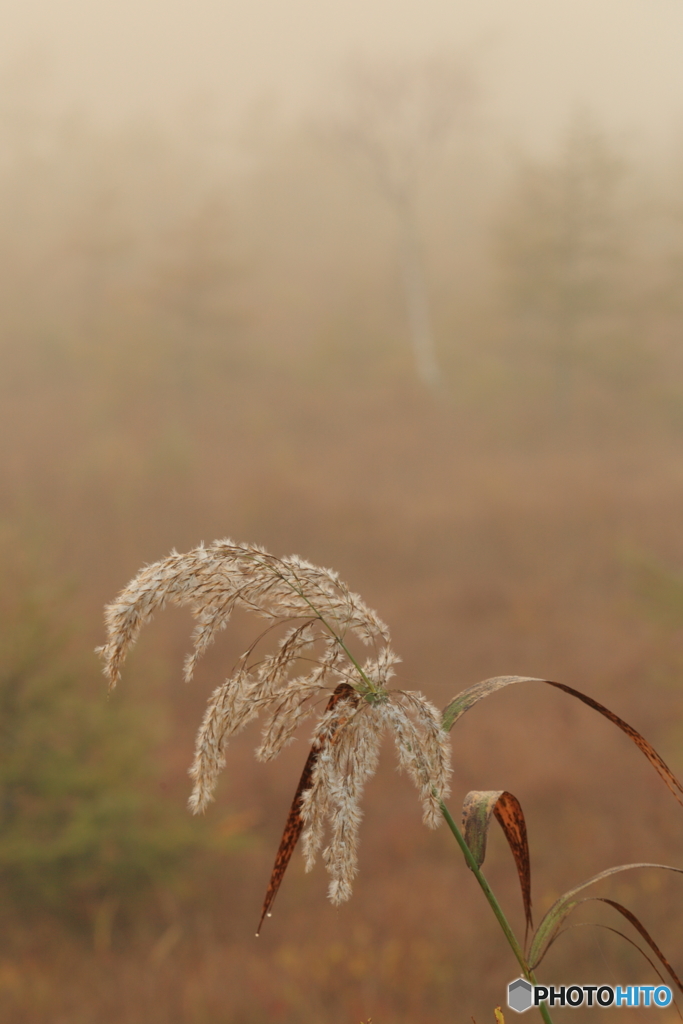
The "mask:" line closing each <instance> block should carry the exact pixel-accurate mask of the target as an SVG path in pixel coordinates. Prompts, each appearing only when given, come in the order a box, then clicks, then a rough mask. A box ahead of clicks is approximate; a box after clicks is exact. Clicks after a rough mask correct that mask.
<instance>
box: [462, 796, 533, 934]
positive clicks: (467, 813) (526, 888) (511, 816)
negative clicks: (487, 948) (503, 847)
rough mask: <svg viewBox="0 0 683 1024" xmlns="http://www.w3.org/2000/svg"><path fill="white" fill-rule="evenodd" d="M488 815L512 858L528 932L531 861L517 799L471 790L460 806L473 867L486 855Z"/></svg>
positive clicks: (479, 863)
mask: <svg viewBox="0 0 683 1024" xmlns="http://www.w3.org/2000/svg"><path fill="white" fill-rule="evenodd" d="M492 814H493V815H495V817H496V820H497V822H498V824H499V825H500V827H501V828H502V830H503V832H504V833H505V838H506V839H507V841H508V846H509V847H510V850H511V852H512V856H513V857H514V859H515V864H516V866H517V874H518V876H519V885H520V889H521V891H522V902H523V904H524V917H525V919H526V928H527V933H528V931H529V929H530V928H533V921H532V917H531V862H530V859H529V842H528V839H527V833H526V822H525V820H524V812H523V811H522V807H521V804H520V802H519V800H518V799H517V797H516V796H514V795H513V794H512V793H508V792H507V791H506V790H473V791H472V792H471V793H468V794H467V796H466V797H465V801H464V803H463V807H462V825H463V834H464V837H465V842H466V843H467V845H468V846H469V848H470V850H471V851H472V856H473V857H474V859H475V860H476V862H477V866H478V867H481V865H482V864H483V863H484V858H485V856H486V839H487V835H488V830H489V825H490V823H491V815H492Z"/></svg>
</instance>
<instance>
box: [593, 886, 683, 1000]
mask: <svg viewBox="0 0 683 1024" xmlns="http://www.w3.org/2000/svg"><path fill="white" fill-rule="evenodd" d="M590 899H591V900H595V901H597V902H599V903H607V904H608V905H609V906H610V907H614V909H615V910H617V911H618V912H619V913H620V914H621V915H622V916H623V917H625V918H626V920H627V921H628V922H629V923H630V924H632V925H633V927H634V928H635V930H636V931H637V932H638V933H639V934H640V935H641V937H642V938H643V939H644V940H645V942H647V944H648V946H649V947H650V949H651V950H652V952H653V953H654V955H655V956H656V957H657V959H658V960H659V962H660V964H661V965H662V967H663V968H664V970H665V971H666V972H667V974H669V975H670V977H671V978H672V980H673V981H674V983H675V985H676V987H677V988H678V990H679V991H680V992H683V982H682V981H681V979H680V978H679V977H678V975H677V974H676V972H675V970H674V969H673V967H672V966H671V964H670V963H669V961H668V960H667V958H666V957H665V956H664V954H663V953H662V951H661V949H660V948H659V946H658V945H657V943H656V942H655V940H654V939H653V938H652V936H651V935H650V933H649V932H648V930H647V929H646V928H645V926H644V925H643V924H642V922H641V921H640V920H639V919H638V918H637V917H636V915H635V914H633V913H632V912H631V911H630V910H629V909H628V907H625V906H623V905H622V904H621V903H617V902H616V900H609V899H607V897H606V896H591V897H590ZM584 902H588V900H586V901H584ZM619 934H621V932H620V933H619ZM625 937H626V936H624V938H625ZM636 948H639V947H636Z"/></svg>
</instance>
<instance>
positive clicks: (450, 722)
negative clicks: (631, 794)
mask: <svg viewBox="0 0 683 1024" xmlns="http://www.w3.org/2000/svg"><path fill="white" fill-rule="evenodd" d="M513 683H545V684H546V685H547V686H554V687H556V689H558V690H564V692H565V693H568V694H569V695H570V696H572V697H576V699H577V700H580V701H582V702H583V703H584V704H587V705H588V707H590V708H593V710H594V711H598V712H599V713H600V714H601V715H604V717H605V718H607V719H609V721H610V722H613V723H614V725H616V726H617V727H618V728H619V729H621V731H622V732H624V733H626V735H627V736H628V737H629V739H631V740H632V741H633V742H634V743H635V744H636V746H637V747H638V748H639V749H640V750H641V751H642V753H643V754H644V755H645V757H646V758H647V759H648V761H649V762H650V764H651V765H652V767H653V768H654V769H655V771H656V772H657V773H658V775H659V776H660V778H661V779H663V780H664V782H665V783H666V785H667V786H668V787H669V789H670V790H671V792H672V793H673V795H674V796H675V797H676V799H677V800H678V802H679V804H681V805H682V806H683V785H682V784H681V783H680V782H679V781H678V779H677V778H676V776H675V775H674V773H673V772H672V771H671V769H670V768H669V766H668V765H667V764H665V762H664V761H663V760H662V758H661V757H660V756H659V754H658V753H657V751H656V750H655V748H654V747H653V746H652V744H650V743H648V741H647V740H646V739H645V737H644V736H641V734H640V733H639V732H638V731H637V729H634V728H633V726H632V725H629V724H628V722H625V721H624V720H623V718H619V716H618V715H615V714H614V712H613V711H610V710H609V708H606V707H605V706H604V704H600V703H598V701H597V700H593V698H592V697H588V696H587V695H586V694H585V693H581V691H580V690H574V689H572V687H571V686H565V684H564V683H554V682H552V680H550V679H536V678H535V677H533V676H495V677H494V678H493V679H485V680H484V682H482V683H476V684H475V685H474V686H470V687H468V689H466V690H463V691H462V693H459V694H458V695H457V697H454V698H453V700H452V701H451V702H450V704H448V705H447V707H446V708H445V709H444V712H443V719H442V724H443V728H444V729H446V730H448V729H452V728H453V726H454V725H455V723H456V722H457V721H458V719H459V718H460V717H461V716H462V715H464V714H465V712H466V711H469V709H470V708H471V707H474V705H475V704H477V703H478V702H479V701H480V700H483V699H484V697H489V696H490V695H491V694H492V693H497V692H498V690H502V689H504V687H506V686H511V685H512V684H513Z"/></svg>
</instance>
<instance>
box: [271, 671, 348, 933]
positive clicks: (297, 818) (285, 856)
mask: <svg viewBox="0 0 683 1024" xmlns="http://www.w3.org/2000/svg"><path fill="white" fill-rule="evenodd" d="M341 700H344V701H346V702H349V703H352V704H354V705H355V704H357V703H358V701H359V697H358V694H357V693H356V691H355V690H354V689H353V687H352V686H349V684H348V683H340V684H339V686H338V687H337V688H336V689H335V691H334V693H333V694H332V696H331V697H330V699H329V701H328V702H327V707H326V708H325V711H326V712H328V711H331V710H332V709H333V708H334V707H335V706H336V705H337V704H338V703H339V702H340V701H341ZM325 742H327V743H332V742H334V733H332V734H331V735H329V736H328V737H327V739H326V741H325ZM322 748H323V743H314V744H313V746H312V747H311V749H310V751H309V754H308V757H307V758H306V763H305V765H304V770H303V771H302V773H301V778H300V779H299V785H298V786H297V788H296V793H295V794H294V799H293V800H292V806H291V807H290V809H289V814H288V815H287V821H286V823H285V829H284V832H283V833H282V839H281V840H280V846H279V847H278V851H277V854H276V856H275V863H274V864H273V870H272V872H271V875H270V881H269V883H268V889H267V890H266V896H265V899H264V901H263V910H262V911H261V919H260V921H259V925H258V928H257V929H256V934H257V935H258V934H259V932H260V931H261V926H262V925H263V922H264V919H265V918H266V916H267V915H268V914H269V912H270V908H271V907H272V905H273V901H274V899H275V897H276V895H277V891H278V889H279V888H280V885H281V883H282V879H283V878H284V874H285V871H286V870H287V865H288V864H289V862H290V860H291V858H292V854H293V853H294V848H295V847H296V844H297V843H298V841H299V837H300V835H301V832H302V830H303V827H304V821H303V817H302V814H301V802H302V797H303V794H304V793H305V792H306V790H307V789H310V787H311V782H312V780H313V769H314V768H315V765H316V762H317V760H318V757H319V756H320V751H321V750H322Z"/></svg>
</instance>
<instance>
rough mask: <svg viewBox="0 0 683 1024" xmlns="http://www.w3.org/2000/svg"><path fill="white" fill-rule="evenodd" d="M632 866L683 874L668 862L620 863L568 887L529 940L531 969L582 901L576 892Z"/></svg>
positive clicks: (682, 869)
mask: <svg viewBox="0 0 683 1024" xmlns="http://www.w3.org/2000/svg"><path fill="white" fill-rule="evenodd" d="M633 868H658V869H659V870H661V871H675V872H676V873H677V874H680V875H683V868H675V867H671V865H669V864H647V863H643V864H620V865H619V866H618V867H614V868H607V869H606V870H605V871H601V872H600V873H599V874H597V875H593V877H592V878H589V879H588V880H587V881H585V882H581V884H580V885H577V886H575V887H574V888H573V889H569V890H568V891H567V892H565V893H563V894H562V896H560V897H559V898H558V899H557V900H555V902H554V903H553V905H552V907H551V908H550V910H549V911H548V912H547V913H546V914H545V916H544V917H543V920H542V921H541V923H540V924H539V926H538V928H537V929H536V933H535V935H534V937H533V939H532V942H531V949H530V950H529V966H530V967H531V969H532V970H533V969H534V968H536V967H538V965H539V963H540V962H541V960H542V958H543V957H544V956H545V953H546V952H547V950H548V948H549V947H550V945H551V944H552V942H553V939H554V938H555V936H556V935H557V932H558V930H559V928H560V926H561V924H562V922H563V921H564V920H565V919H566V917H567V916H568V915H569V914H570V913H571V912H572V910H574V908H575V907H576V906H578V904H579V903H582V902H584V901H583V900H579V899H574V897H575V896H576V895H577V894H578V893H580V892H581V891H582V890H583V889H587V888H588V886H589V885H593V884H594V882H600V881H602V879H603V878H609V877H610V876H611V875H616V874H619V873H620V872H622V871H630V870H632V869H633Z"/></svg>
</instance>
